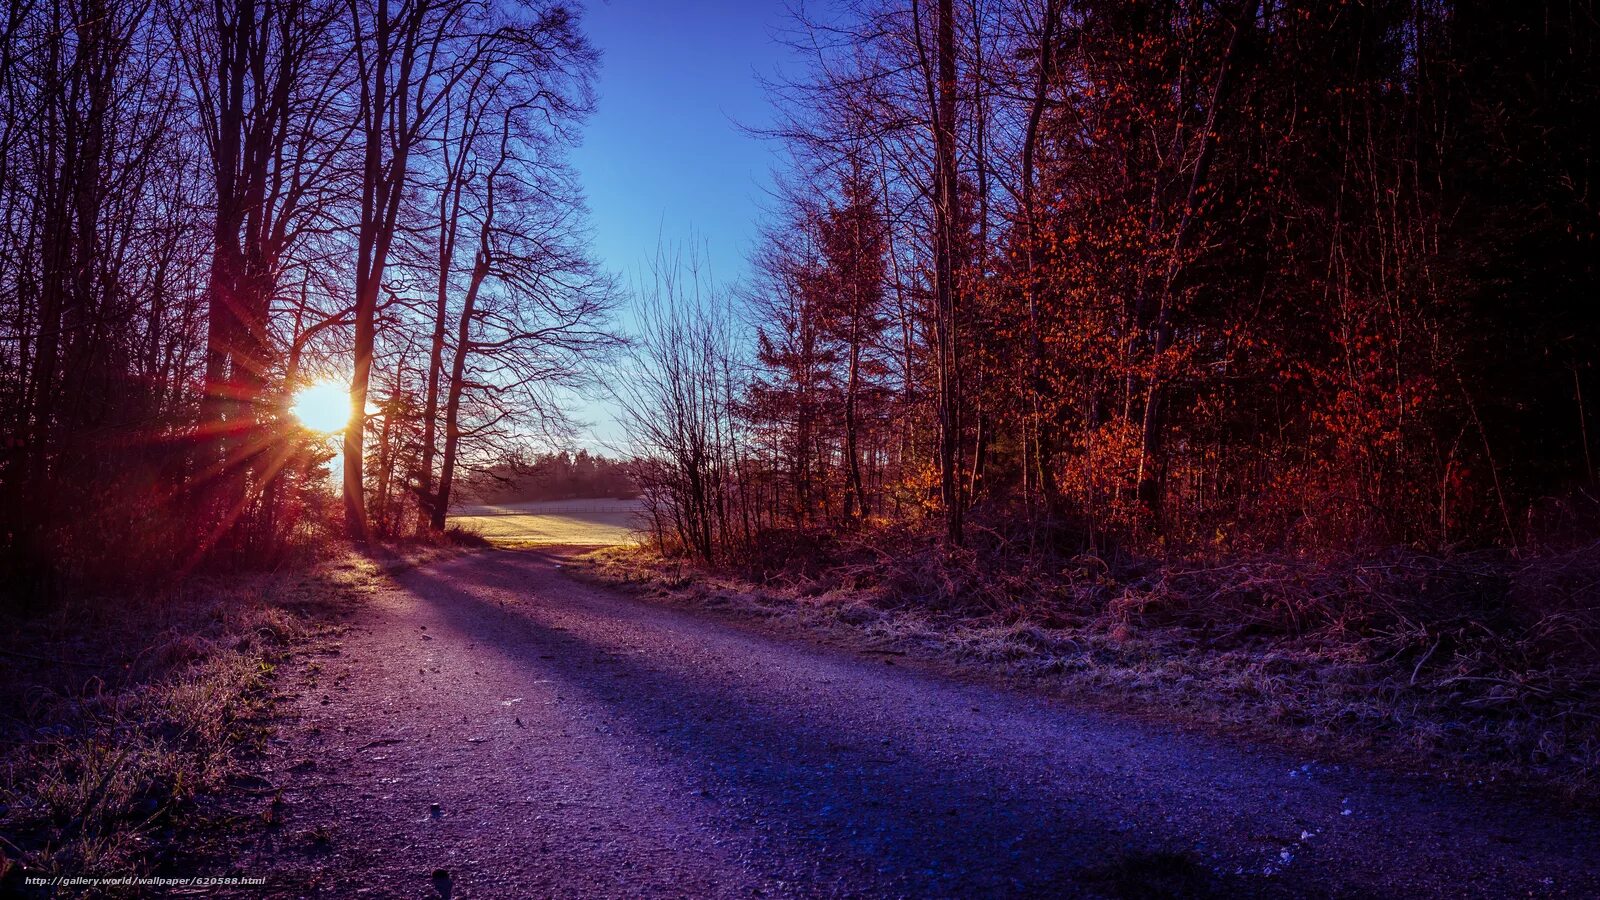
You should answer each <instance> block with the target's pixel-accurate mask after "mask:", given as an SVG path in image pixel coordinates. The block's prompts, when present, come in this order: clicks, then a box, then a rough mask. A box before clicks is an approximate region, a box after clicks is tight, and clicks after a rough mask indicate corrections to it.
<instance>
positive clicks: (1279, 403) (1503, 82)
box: [620, 0, 1600, 559]
mask: <svg viewBox="0 0 1600 900" xmlns="http://www.w3.org/2000/svg"><path fill="white" fill-rule="evenodd" d="M1596 12H1597V11H1596V8H1595V5H1594V3H1592V2H1585V0H1575V2H1574V0H1559V2H1557V0H1530V2H1525V3H1512V4H1504V3H1482V2H1470V0H1460V2H1457V0H1366V2H1360V3H1352V2H1346V0H1131V2H1130V0H855V2H852V3H849V4H846V5H844V6H843V7H842V8H830V9H829V10H828V11H826V12H819V13H817V14H816V15H814V16H812V15H808V14H807V13H806V12H805V11H802V12H801V13H800V15H799V16H798V17H797V18H796V20H795V21H794V23H793V26H792V27H791V28H790V29H789V30H788V31H787V32H785V34H786V35H787V39H788V40H789V41H790V42H791V44H792V46H793V48H794V49H795V50H796V52H797V53H799V54H800V55H802V56H803V57H804V58H805V59H807V60H808V64H807V66H806V67H805V69H804V71H803V72H802V73H801V74H800V75H799V76H798V77H793V78H790V79H787V80H783V81H775V82H773V83H772V84H771V85H770V89H771V91H772V93H773V96H774V101H775V103H774V105H775V108H776V110H777V112H778V124H777V125H776V126H775V127H773V128H771V129H770V130H769V133H768V136H769V137H771V138H773V139H774V140H775V141H776V142H777V143H778V144H779V145H780V146H781V147H782V148H784V150H785V151H786V153H787V158H788V160H789V161H790V164H789V165H788V166H787V168H786V169H785V173H784V179H783V184H782V188H781V190H780V197H779V203H778V206H779V210H778V213H777V215H776V216H774V217H773V218H772V219H771V220H770V221H769V222H768V224H767V230H768V234H767V237H766V239H765V240H764V241H763V243H762V245H761V248H760V249H759V250H758V251H757V253H756V254H755V257H754V260H753V263H754V269H755V271H756V276H755V278H754V279H753V280H752V281H751V282H750V283H748V284H744V285H741V286H739V287H737V288H735V289H733V290H718V289H716V288H714V287H713V286H709V285H706V284H704V283H702V282H700V281H699V280H698V279H697V278H696V277H695V274H696V273H695V271H694V267H693V266H692V265H689V264H687V263H684V262H678V263H672V264H665V265H662V266H660V267H658V270H657V273H656V280H655V285H654V290H653V291H649V292H647V294H648V298H647V299H648V300H649V302H648V303H647V305H646V312H645V314H644V316H643V319H644V332H645V334H644V336H643V338H642V339H641V342H640V345H639V352H640V356H639V360H638V361H637V363H636V371H635V372H634V377H633V378H632V379H631V381H630V383H629V384H628V385H627V386H626V387H625V389H624V390H623V391H622V392H621V393H622V395H623V396H622V397H621V398H620V399H621V401H622V406H623V408H624V409H625V411H626V414H627V415H626V417H627V419H628V420H629V423H630V425H631V426H632V433H633V435H634V438H635V440H636V441H637V442H638V443H639V445H640V446H641V447H642V448H645V453H644V455H645V456H646V457H647V461H646V462H645V463H644V464H643V465H642V466H641V468H640V472H641V478H642V484H643V488H644V495H645V498H646V501H647V503H648V504H649V506H650V508H651V509H652V510H653V511H654V513H655V522H656V524H657V527H658V529H660V533H662V534H663V535H664V540H665V542H666V543H667V544H669V545H670V546H672V547H676V548H680V549H682V550H684V551H686V552H690V553H694V554H697V555H699V556H702V557H705V558H707V559H728V558H732V557H734V556H736V555H738V554H740V553H741V552H742V549H743V548H747V547H750V546H751V545H752V544H753V543H758V542H759V541H760V540H761V536H762V535H763V534H766V533H770V532H772V531H773V530H787V531H807V530H828V531H841V530H842V531H851V530H856V529H861V528H882V527H909V528H911V529H913V530H915V531H919V532H921V533H926V534H933V535H937V536H938V537H939V538H940V540H942V541H944V542H946V543H947V544H948V545H952V546H954V545H961V544H963V543H970V542H972V541H974V540H983V541H992V540H994V539H996V538H997V537H998V538H1000V539H1003V540H1006V541H1008V542H1011V543H1013V544H1017V543H1018V542H1021V544H1022V545H1024V546H1027V547H1036V548H1053V549H1056V550H1062V551H1067V552H1079V551H1082V550H1084V549H1093V550H1101V551H1104V550H1107V549H1111V548H1117V547H1122V546H1133V547H1138V548H1146V549H1151V548H1165V549H1166V550H1169V551H1172V550H1176V551H1182V552H1216V551H1227V550H1257V549H1297V550H1317V549H1350V548H1362V547H1374V546H1389V545H1410V546H1416V547H1423V548H1429V549H1449V548H1460V547H1484V546H1499V547H1505V548H1510V549H1520V548H1524V547H1527V546H1529V545H1533V544H1539V543H1543V542H1550V541H1559V540H1566V539H1570V538H1572V537H1574V536H1587V537H1588V538H1592V537H1593V535H1594V534H1595V525H1596V523H1597V521H1600V520H1597V516H1596V513H1597V512H1600V510H1597V507H1596V499H1597V498H1596V496H1595V493H1594V489H1595V460H1594V452H1595V445H1594V436H1593V435H1592V434H1591V431H1592V429H1593V422H1592V416H1591V415H1590V413H1589V410H1588V406H1587V403H1588V402H1589V401H1590V400H1591V399H1592V398H1594V397H1596V396H1600V394H1597V391H1600V384H1597V379H1596V367H1595V362H1596V351H1597V349H1600V348H1597V346H1596V341H1597V337H1600V305H1597V304H1596V303H1595V301H1594V298H1595V296H1596V288H1597V287H1600V280H1597V271H1596V266H1597V262H1600V252H1597V250H1600V243H1597V237H1600V217H1597V207H1596V205H1595V190H1596V134H1597V132H1596V130H1595V129H1594V127H1593V123H1594V122H1595V121H1596V120H1597V115H1600V72H1597V69H1596V52H1595V51H1596V42H1597V39H1600V24H1597V23H1600V17H1597V15H1596Z"/></svg>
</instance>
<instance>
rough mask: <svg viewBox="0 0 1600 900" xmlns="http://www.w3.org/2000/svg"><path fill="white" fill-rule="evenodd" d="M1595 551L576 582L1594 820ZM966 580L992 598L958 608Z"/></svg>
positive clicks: (1597, 768)
mask: <svg viewBox="0 0 1600 900" xmlns="http://www.w3.org/2000/svg"><path fill="white" fill-rule="evenodd" d="M1594 553H1595V551H1594V550H1589V551H1585V552H1584V553H1583V554H1580V555H1578V556H1575V557H1573V558H1561V559H1553V560H1547V561H1544V562H1543V563H1541V564H1540V565H1538V566H1533V567H1528V566H1525V567H1522V568H1521V569H1516V570H1507V569H1505V568H1503V567H1494V566H1488V565H1486V564H1483V563H1482V562H1481V561H1450V562H1449V564H1448V566H1446V567H1444V568H1429V566H1428V565H1427V564H1426V563H1425V562H1424V561H1422V560H1420V559H1415V558H1404V559H1401V558H1395V559H1385V560H1367V561H1364V562H1356V561H1349V562H1346V563H1343V564H1327V563H1310V562H1305V561H1291V560H1284V559H1266V558H1262V559H1257V560H1251V561H1241V562H1238V563H1235V564H1232V565H1229V566H1220V567H1219V566H1215V565H1213V566H1209V567H1205V568H1198V567H1196V568H1188V569H1186V568H1182V567H1178V566H1173V567H1170V568H1157V567H1148V568H1145V569H1143V570H1140V571H1134V572H1123V573H1112V572H1109V571H1106V570H1105V569H1103V568H1094V567H1089V566H1087V565H1086V566H1085V567H1083V568H1082V569H1079V570H1070V571H1062V572H1052V573H1034V574H1033V575H1032V576H1030V577H1017V576H1016V575H1015V574H1012V575H1006V576H1001V575H999V574H997V573H994V572H984V571H957V572H949V571H944V572H939V573H933V572H932V569H934V568H935V566H934V565H932V564H929V563H928V562H927V561H926V560H918V559H917V558H916V557H915V554H911V553H895V554H890V556H892V557H893V559H892V560H891V559H888V558H887V557H886V558H883V559H880V560H877V561H876V562H875V563H874V564H873V565H872V566H871V567H870V568H872V570H873V573H872V574H871V575H864V574H863V572H862V570H861V567H851V566H848V565H845V566H812V567H810V568H809V570H808V571H807V572H805V573H804V574H794V573H793V572H790V573H787V574H785V575H783V576H781V577H775V578H768V579H766V581H765V583H761V582H758V581H757V580H754V579H752V578H749V577H740V576H738V575H734V574H729V573H726V572H714V571H709V570H707V569H705V568H703V567H699V566H695V565H693V564H690V563H687V562H684V561H682V560H677V559H667V558H663V557H661V556H660V555H658V554H655V553H653V552H652V551H649V550H645V549H640V548H615V549H609V550H602V551H598V552H596V553H592V554H589V555H587V556H586V557H584V558H583V560H582V565H583V571H584V572H585V573H586V574H587V575H588V576H589V577H591V578H592V579H594V580H596V581H600V582H602V583H607V584H611V585H617V586H626V587H629V588H631V589H632V590H634V591H635V592H637V593H641V594H644V595H646V596H647V597H651V598H654V599H657V600H660V601H663V602H669V603H673V604H678V605H685V606H693V607H699V608H706V609H713V610H720V611H724V612H727V613H729V614H733V615H738V616H743V617H759V618H762V619H764V620H767V621H771V622H776V623H778V624H780V625H782V626H792V627H796V628H800V629H805V630H809V631H812V632H823V633H826V634H827V635H829V636H831V638H832V639H835V640H839V641H842V642H844V643H846V644H847V645H850V646H853V647H855V648H856V649H858V650H863V651H866V652H868V653H873V654H880V655H883V656H884V657H885V658H886V659H892V658H893V657H894V656H898V655H909V656H912V657H930V658H937V659H940V660H942V661H946V662H954V663H956V664H958V665H962V666H966V667H970V668H974V669H978V670H981V671H983V672H986V673H991V674H1001V675H1004V676H1009V677H1013V678H1019V679H1025V680H1027V681H1028V682H1029V683H1030V684H1032V685H1035V686H1037V685H1040V684H1043V685H1044V686H1046V688H1047V689H1050V690H1057V691H1060V692H1062V693H1070V694H1071V695H1072V696H1073V697H1074V698H1076V699H1079V700H1081V701H1084V702H1088V703H1091V704H1095V705H1101V706H1107V707H1115V708H1118V709H1122V710H1128V711H1133V712H1136V713H1144V714H1149V715H1151V716H1152V717H1158V718H1161V719H1163V720H1176V721H1178V722H1180V723H1183V724H1188V725H1200V726H1202V727H1206V728H1211V729H1218V730H1224V731H1228V732H1231V733H1236V734H1243V735H1246V736H1249V737H1252V738H1256V739H1265V740H1267V741H1270V742H1273V743H1277V744H1280V745H1284V746H1287V747H1289V748H1290V749H1292V750H1293V751H1295V752H1301V753H1305V754H1308V755H1316V756H1319V757H1324V758H1333V759H1345V760H1353V761H1365V762H1368V763H1379V764H1381V765H1383V766H1384V767H1386V768H1390V769H1399V770H1402V771H1407V772H1412V773H1422V774H1426V775H1430V776H1434V777H1439V778H1442V779H1448V780H1451V781H1456V782H1461V783H1466V784H1470V785H1486V784H1491V783H1497V784H1501V785H1514V786H1516V787H1518V788H1523V789H1526V788H1534V789H1537V790H1539V791H1540V792H1542V793H1546V794H1547V795H1550V796H1555V797H1560V798H1563V799H1566V800H1571V801H1576V802H1579V803H1581V804H1584V805H1590V804H1593V803H1595V802H1596V799H1597V798H1596V793H1595V792H1596V789H1597V787H1600V666H1597V665H1596V662H1597V659H1596V655H1595V650H1594V647H1593V646H1590V645H1589V644H1588V642H1587V635H1588V634H1589V627H1590V625H1592V623H1588V624H1585V625H1584V627H1582V628H1578V627H1573V626H1572V622H1573V620H1574V617H1579V618H1582V617H1583V616H1591V617H1592V616H1593V614H1594V612H1595V610H1594V609H1593V608H1592V607H1593V606H1594V604H1593V603H1592V602H1591V600H1592V598H1590V596H1589V595H1590V594H1593V593H1594V591H1595V586H1596V584H1597V583H1600V581H1597V580H1596V579H1595V578H1593V577H1590V576H1591V575H1593V574H1595V573H1600V564H1597V561H1596V560H1595V559H1590V558H1589V555H1591V554H1594ZM1496 565H1497V566H1498V564H1496ZM965 568H972V567H970V566H968V567H965ZM979 568H980V569H981V567H979ZM908 569H910V570H912V571H907V570H908ZM963 579H965V580H967V581H968V582H970V584H971V585H972V587H970V588H969V589H968V595H969V596H972V595H978V596H980V597H982V598H984V600H983V601H982V602H978V601H975V602H968V603H964V604H963V603H960V602H952V597H956V596H958V592H954V591H951V590H950V585H951V583H952V582H959V581H962V580H963ZM1003 579H1013V580H1014V581H1015V583H1014V584H1011V585H1010V586H1009V588H1008V587H1007V586H1006V585H1005V584H1004V582H1003ZM996 582H1001V586H1000V587H996ZM1458 582H1459V584H1458ZM1491 584H1492V585H1493V586H1494V587H1493V590H1492V591H1491V589H1490V585H1491ZM1450 585H1456V588H1459V590H1457V589H1455V588H1451V587H1450ZM1023 590H1026V591H1028V592H1029V594H1028V596H1027V598H1026V602H1024V601H1023V600H1022V599H1021V598H1020V597H1019V596H1018V595H1019V594H1020V592H1021V591H1023ZM1490 593H1494V595H1495V597H1496V599H1495V600H1494V602H1493V603H1492V604H1490V605H1493V606H1496V607H1497V608H1499V607H1505V606H1507V604H1508V603H1512V602H1513V601H1514V603H1515V605H1516V606H1517V608H1518V609H1521V610H1522V611H1523V613H1524V615H1521V616H1509V617H1507V616H1506V615H1500V616H1499V618H1496V617H1495V616H1491V615H1489V614H1488V613H1487V612H1486V611H1485V608H1484V605H1483V604H1482V603H1480V604H1478V605H1477V606H1473V605H1472V604H1470V603H1468V602H1467V601H1466V600H1465V599H1464V598H1465V597H1467V596H1480V597H1481V596H1483V595H1487V594H1490ZM1008 594H1009V595H1010V596H1012V598H1013V599H1011V600H1010V601H1007V600H1005V599H1004V598H1005V597H1006V596H1007V595H1008ZM1413 595H1414V596H1413ZM1507 597H1510V598H1512V600H1507ZM1519 597H1520V599H1517V598H1519ZM997 598H998V599H997ZM1563 623H1565V624H1563ZM1558 626H1559V627H1558ZM1553 629H1554V630H1553Z"/></svg>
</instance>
